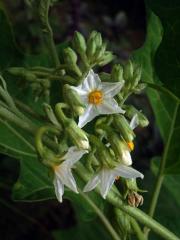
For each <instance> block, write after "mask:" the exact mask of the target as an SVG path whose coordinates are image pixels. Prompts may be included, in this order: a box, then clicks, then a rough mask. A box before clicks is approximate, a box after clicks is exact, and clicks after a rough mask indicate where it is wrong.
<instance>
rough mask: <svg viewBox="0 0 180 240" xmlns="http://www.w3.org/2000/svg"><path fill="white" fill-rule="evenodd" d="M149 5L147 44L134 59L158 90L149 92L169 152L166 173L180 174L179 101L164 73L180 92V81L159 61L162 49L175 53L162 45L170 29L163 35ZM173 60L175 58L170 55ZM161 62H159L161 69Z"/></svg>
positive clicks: (146, 78)
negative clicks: (171, 91)
mask: <svg viewBox="0 0 180 240" xmlns="http://www.w3.org/2000/svg"><path fill="white" fill-rule="evenodd" d="M151 2H152V1H151ZM157 2H161V1H160V0H158V1H156V3H157ZM149 5H150V3H149ZM149 5H148V7H149V10H148V26H147V37H146V41H145V43H144V45H143V47H142V48H140V49H138V50H137V51H135V52H134V55H133V59H134V60H135V61H136V62H137V63H139V64H140V65H141V66H142V68H143V75H142V78H143V80H144V81H145V82H148V83H149V86H150V87H153V88H155V89H151V88H148V90H147V94H148V96H149V99H150V102H151V104H152V107H153V110H154V113H155V117H156V121H157V124H158V126H159V129H160V132H161V135H162V138H163V141H164V143H165V145H166V147H167V148H168V149H166V156H165V157H166V170H165V171H166V173H171V172H173V173H180V150H179V145H178V144H179V142H180V110H179V100H178V102H177V99H178V97H177V96H176V95H175V96H173V93H170V94H169V90H168V89H171V88H170V86H169V82H168V81H166V78H164V77H163V76H162V75H161V74H160V73H161V72H164V74H167V75H168V76H169V74H171V82H173V84H174V85H176V88H178V84H179V83H177V78H174V75H173V70H172V69H171V68H167V66H165V65H164V62H163V60H162V58H163V57H162V55H161V58H160V57H159V48H161V52H162V51H163V49H164V51H166V52H167V51H169V52H170V51H172V48H168V49H167V48H166V46H165V45H164V44H163V45H162V43H163V42H164V36H165V35H162V32H163V31H166V25H163V31H162V25H161V22H160V19H159V18H158V16H156V15H155V14H154V13H153V12H152V11H151V9H150V6H149ZM162 5H163V4H162ZM169 6H170V5H169ZM153 10H154V8H153ZM176 17H177V16H176ZM166 41H167V36H166ZM168 41H171V35H169V39H168ZM175 47H176V46H174V48H175ZM167 55H168V53H167ZM169 56H171V55H170V53H169ZM157 59H159V60H158V66H157ZM177 63H178V62H176V63H174V64H175V65H174V67H175V68H176V69H177V70H178V69H179V67H178V64H177ZM179 74H180V71H179ZM162 85H164V86H165V85H166V86H168V89H166V88H164V86H163V89H162V87H161V86H162ZM157 86H158V87H157ZM157 88H159V89H161V90H162V91H157Z"/></svg>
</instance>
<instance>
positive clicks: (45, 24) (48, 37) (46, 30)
mask: <svg viewBox="0 0 180 240" xmlns="http://www.w3.org/2000/svg"><path fill="white" fill-rule="evenodd" d="M49 7H50V0H40V6H39V15H40V20H41V24H42V32H43V34H44V39H45V43H46V46H47V48H48V49H49V54H50V55H51V57H52V60H53V62H54V65H55V66H56V67H58V66H59V65H60V61H59V57H58V54H57V52H56V47H55V44H54V40H53V32H52V29H51V26H50V24H49V19H48V15H49Z"/></svg>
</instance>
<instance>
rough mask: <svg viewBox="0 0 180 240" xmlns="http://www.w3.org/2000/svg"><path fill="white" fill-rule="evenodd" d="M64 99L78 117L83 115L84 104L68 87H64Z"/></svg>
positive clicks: (66, 85)
mask: <svg viewBox="0 0 180 240" xmlns="http://www.w3.org/2000/svg"><path fill="white" fill-rule="evenodd" d="M63 90H64V97H65V100H66V102H67V103H68V104H69V105H70V107H71V108H72V109H73V111H74V112H75V113H76V114H77V115H78V116H79V115H82V114H83V113H84V104H83V102H82V100H81V98H80V97H79V95H78V94H77V93H76V92H75V91H74V90H73V89H72V88H71V87H70V86H69V85H68V84H65V85H64V89H63Z"/></svg>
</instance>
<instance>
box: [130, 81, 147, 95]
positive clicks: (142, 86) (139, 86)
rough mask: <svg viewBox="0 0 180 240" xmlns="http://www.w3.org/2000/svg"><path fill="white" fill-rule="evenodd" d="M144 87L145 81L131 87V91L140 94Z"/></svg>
mask: <svg viewBox="0 0 180 240" xmlns="http://www.w3.org/2000/svg"><path fill="white" fill-rule="evenodd" d="M145 88H146V84H145V83H140V84H138V85H137V86H136V87H135V88H134V89H133V91H134V93H136V94H140V93H141V92H142V91H143V90H144V89H145Z"/></svg>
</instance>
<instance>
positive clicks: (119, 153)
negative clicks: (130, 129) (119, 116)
mask: <svg viewBox="0 0 180 240" xmlns="http://www.w3.org/2000/svg"><path fill="white" fill-rule="evenodd" d="M107 138H108V141H109V143H110V145H111V148H112V149H113V151H114V153H115V155H116V157H117V159H118V160H119V162H121V163H122V164H125V165H126V166H130V165H132V159H131V155H130V149H129V148H128V145H127V144H126V143H125V142H123V141H122V140H120V138H119V137H118V135H117V134H116V133H114V132H113V131H111V130H110V131H108V132H107Z"/></svg>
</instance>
